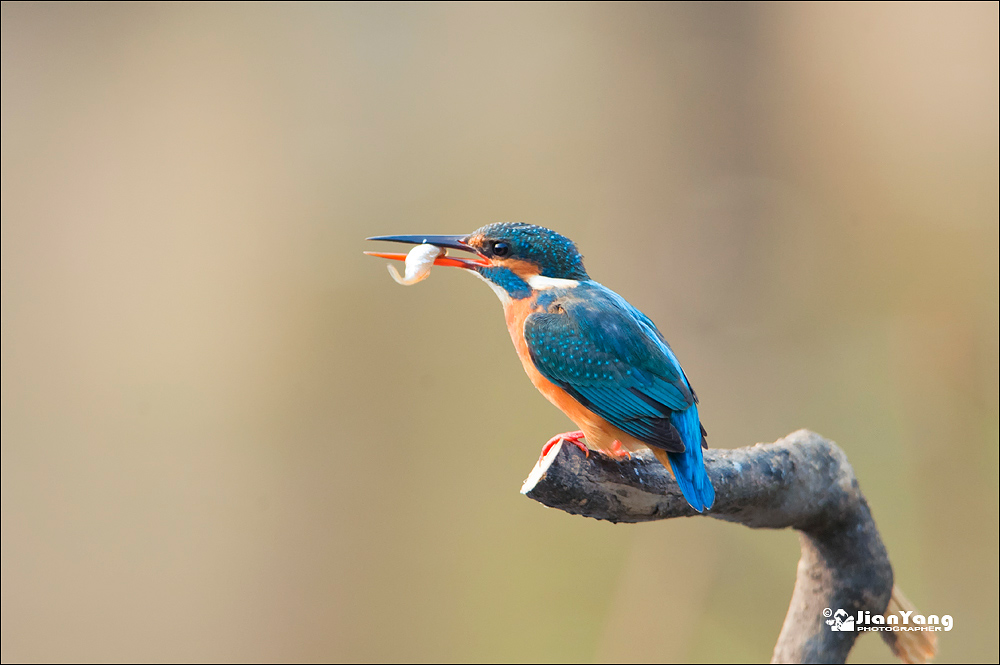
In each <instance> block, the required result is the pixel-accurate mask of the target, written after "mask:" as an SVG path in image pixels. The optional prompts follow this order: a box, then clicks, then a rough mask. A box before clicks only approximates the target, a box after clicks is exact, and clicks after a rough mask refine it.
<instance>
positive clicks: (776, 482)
mask: <svg viewBox="0 0 1000 665" xmlns="http://www.w3.org/2000/svg"><path fill="white" fill-rule="evenodd" d="M705 467H706V469H707V471H708V474H709V476H710V477H711V479H712V483H713V484H714V486H715V505H714V506H713V507H712V510H711V511H710V512H708V513H706V515H707V516H708V517H714V518H716V519H720V520H726V521H728V522H739V523H740V524H743V525H745V526H748V527H751V528H755V529H760V528H767V529H784V528H789V527H790V528H793V529H797V530H798V531H799V535H800V543H801V548H802V558H801V559H800V560H799V566H798V573H797V577H796V581H795V589H794V591H793V593H792V600H791V604H790V605H789V607H788V614H787V615H786V616H785V623H784V625H783V626H782V628H781V633H780V635H779V636H778V643H777V645H776V646H775V648H774V655H773V658H772V662H776V663H816V662H824V663H843V662H845V660H846V659H847V654H848V653H849V652H850V650H851V648H852V647H853V646H854V641H855V639H856V637H857V635H858V633H857V632H846V631H833V630H831V629H830V626H829V625H827V623H826V618H825V617H824V616H823V610H824V609H826V608H831V609H832V610H834V611H836V610H837V609H843V610H845V611H847V612H848V613H850V614H851V615H852V616H857V613H858V611H862V612H865V611H868V612H871V613H872V615H875V614H882V613H884V612H885V611H886V608H887V607H888V605H889V602H890V598H891V597H892V598H893V599H894V600H895V597H894V596H893V592H894V589H893V576H892V566H891V565H890V564H889V557H888V554H887V553H886V550H885V546H884V545H883V544H882V539H881V537H880V536H879V532H878V528H877V527H876V526H875V521H874V520H873V519H872V515H871V511H870V510H869V509H868V503H867V502H866V501H865V497H864V495H863V494H862V493H861V489H860V488H859V487H858V481H857V478H855V476H854V470H853V469H852V468H851V465H850V464H849V463H848V461H847V456H846V455H845V454H844V452H843V451H842V450H841V449H840V448H838V447H837V445H836V444H834V443H833V442H831V441H828V440H826V439H824V438H823V437H821V436H819V435H818V434H815V433H813V432H809V431H807V430H799V431H797V432H793V433H792V434H790V435H788V436H787V437H785V438H783V439H780V440H778V441H776V442H774V443H768V444H757V445H755V446H751V447H749V448H738V449H735V450H723V449H718V448H716V449H709V450H706V451H705ZM521 493H522V494H524V495H526V496H528V497H529V498H532V499H534V500H536V501H539V502H541V503H543V504H545V505H546V506H549V507H552V508H558V509H560V510H564V511H566V512H568V513H571V514H573V515H584V516H586V517H593V518H595V519H600V520H608V521H611V522H616V523H617V522H648V521H651V520H661V519H670V518H673V517H689V516H694V515H698V514H699V513H697V512H696V511H695V510H694V509H692V508H691V506H689V505H688V503H687V501H685V500H684V497H683V495H682V494H681V491H680V488H679V487H678V486H677V482H676V481H675V480H674V478H673V475H672V474H671V473H670V472H669V471H667V469H666V468H665V467H664V466H663V465H662V464H660V463H659V462H658V461H657V460H656V459H655V458H654V457H653V456H652V454H650V453H638V454H634V455H633V456H632V458H631V459H625V460H615V459H611V458H609V457H607V456H605V455H602V454H599V453H591V454H590V455H589V456H585V455H584V454H583V453H582V452H581V451H580V450H579V449H577V448H576V447H575V446H566V445H562V443H560V444H557V445H556V446H554V447H553V448H552V450H551V451H550V452H549V454H548V455H546V456H545V457H544V458H543V459H541V460H539V461H538V463H537V464H536V465H535V468H534V469H532V471H531V474H530V475H529V476H528V479H527V480H525V481H524V486H523V487H522V488H521ZM900 597H901V596H900ZM879 634H880V635H882V636H883V639H885V641H886V642H887V643H888V644H889V646H890V648H892V649H893V651H894V652H895V653H896V655H898V656H900V657H902V658H904V659H906V658H907V657H909V658H914V657H915V656H914V655H913V654H914V653H923V655H924V656H925V657H929V656H930V655H932V654H933V649H932V647H931V648H930V650H929V651H928V649H927V648H924V650H923V651H921V650H920V649H919V648H918V649H916V651H914V646H913V645H912V644H909V645H905V644H898V642H900V641H903V642H905V641H908V640H909V641H912V640H911V636H910V635H911V634H909V633H893V632H881V633H879ZM912 635H915V636H918V638H919V639H924V640H926V639H927V638H926V637H922V636H923V635H925V634H924V633H913V634H912Z"/></svg>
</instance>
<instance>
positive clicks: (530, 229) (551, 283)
mask: <svg viewBox="0 0 1000 665" xmlns="http://www.w3.org/2000/svg"><path fill="white" fill-rule="evenodd" d="M368 239H369V240H388V241H392V242H405V243H413V244H429V245H436V246H438V247H443V248H445V249H461V250H464V251H468V252H473V253H474V254H476V256H475V257H474V258H469V259H466V258H458V257H451V256H444V257H441V258H438V259H436V260H435V262H434V263H435V264H436V265H447V266H454V267H457V268H464V269H466V270H470V271H473V272H474V273H475V274H477V275H478V276H479V277H482V278H483V279H484V280H486V281H487V282H488V283H489V284H490V286H492V287H493V288H494V291H496V292H497V294H498V295H499V296H500V298H501V299H504V298H510V299H514V300H517V299H520V298H527V297H529V296H531V295H532V293H533V292H535V291H537V290H541V289H547V288H553V287H559V286H575V285H576V284H577V283H579V282H580V281H582V280H586V279H590V278H589V277H588V275H587V271H586V269H585V268H584V267H583V257H582V256H580V252H579V251H578V250H577V249H576V245H575V244H574V243H573V241H572V240H570V239H569V238H567V237H566V236H564V235H561V234H559V233H556V232H555V231H553V230H551V229H546V228H544V227H541V226H535V225H534V224H524V223H522V222H498V223H495V224H487V225H486V226H484V227H482V228H479V229H476V230H475V231H473V232H472V233H470V234H469V235H467V236H420V235H411V236H378V237H375V238H368ZM368 253H369V254H373V255H375V256H382V257H384V258H391V259H399V258H403V257H405V255H403V254H382V253H376V252H368Z"/></svg>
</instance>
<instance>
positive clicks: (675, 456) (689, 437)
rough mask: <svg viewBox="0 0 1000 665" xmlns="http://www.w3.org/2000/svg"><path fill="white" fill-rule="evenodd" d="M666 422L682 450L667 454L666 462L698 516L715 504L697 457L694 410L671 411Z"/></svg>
mask: <svg viewBox="0 0 1000 665" xmlns="http://www.w3.org/2000/svg"><path fill="white" fill-rule="evenodd" d="M670 422H671V423H673V425H674V427H676V428H677V431H678V432H680V435H681V440H682V441H683V442H684V446H685V448H686V450H685V451H684V452H682V453H667V458H668V459H669V460H670V466H671V467H672V468H673V470H674V477H675V478H676V479H677V484H678V485H680V488H681V492H682V493H683V494H684V498H685V499H687V502H688V503H690V504H691V507H692V508H694V509H695V510H697V511H698V512H699V513H700V512H702V511H703V510H707V509H709V508H711V507H712V504H713V503H715V488H714V487H712V481H711V480H710V479H709V477H708V474H707V473H706V472H705V462H704V459H703V458H702V456H701V421H700V420H699V419H698V406H697V405H696V404H692V405H691V407H690V408H688V409H685V410H684V411H674V412H673V413H672V414H670Z"/></svg>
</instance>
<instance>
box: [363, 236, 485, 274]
mask: <svg viewBox="0 0 1000 665" xmlns="http://www.w3.org/2000/svg"><path fill="white" fill-rule="evenodd" d="M365 240H383V241H385V242H404V243H408V244H411V245H434V246H435V247H441V248H443V249H446V250H447V249H460V250H462V251H464V252H472V253H473V254H477V255H478V256H477V258H474V259H460V258H456V257H452V256H440V257H438V258H436V259H434V265H436V266H452V267H455V268H474V267H476V266H485V265H489V263H488V262H487V261H486V260H485V257H483V256H482V255H481V254H479V252H477V251H476V250H475V249H473V248H472V247H470V246H469V245H468V244H466V242H465V236H374V237H372V238H365ZM365 254H367V255H368V256H378V257H380V258H383V259H392V260H394V261H405V260H406V254H395V253H393V254H388V253H384V252H365Z"/></svg>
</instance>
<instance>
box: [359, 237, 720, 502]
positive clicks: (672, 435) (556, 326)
mask: <svg viewBox="0 0 1000 665" xmlns="http://www.w3.org/2000/svg"><path fill="white" fill-rule="evenodd" d="M368 240H382V241H389V242H400V243H410V244H413V245H434V246H436V247H438V248H440V249H442V250H443V251H442V252H441V254H440V255H439V256H438V257H437V258H435V259H434V265H440V266H451V267H455V268H461V269H463V270H465V271H467V272H470V273H472V274H473V275H476V276H477V277H479V278H481V279H482V280H483V281H485V282H486V283H487V284H488V285H489V286H490V287H491V288H492V289H493V291H494V292H495V293H496V294H497V296H498V297H499V298H500V302H501V303H503V309H504V317H505V319H506V321H507V330H508V331H509V332H510V337H511V339H512V340H513V342H514V348H515V349H516V351H517V355H518V358H520V360H521V364H522V365H523V366H524V371H525V372H526V373H527V374H528V377H529V378H530V379H531V382H532V384H534V386H535V388H537V389H538V390H539V392H541V393H542V395H544V396H545V397H546V398H547V399H548V400H549V401H550V402H552V403H553V404H554V405H555V406H557V407H558V408H559V409H560V410H561V411H562V412H563V413H565V414H566V415H567V416H568V417H569V419H570V420H571V421H573V423H575V424H576V426H577V427H578V428H579V429H578V430H576V431H573V432H564V433H562V434H557V435H556V436H554V437H552V438H551V439H550V440H549V441H548V443H547V444H546V445H545V447H544V448H543V450H542V456H543V457H544V455H545V454H546V453H547V452H548V450H549V449H551V447H552V446H554V445H555V444H556V443H558V442H559V441H566V442H567V443H571V444H574V445H576V446H578V447H579V448H580V449H581V450H583V451H584V452H585V453H587V454H588V455H589V449H590V448H593V449H595V450H598V451H600V452H603V453H605V454H607V455H610V456H612V457H616V458H622V457H625V456H631V453H632V452H636V451H638V450H642V449H644V448H649V449H651V450H652V451H653V454H654V455H655V456H656V458H657V459H658V460H659V461H660V462H661V463H662V464H663V465H664V466H666V467H667V468H669V469H671V470H672V472H673V475H674V477H675V478H676V479H677V484H678V485H679V486H680V489H681V492H682V493H683V494H684V498H685V499H686V500H687V502H688V503H689V504H690V505H691V507H692V508H694V509H695V510H697V511H698V512H702V511H704V510H707V509H710V508H711V507H712V504H713V503H714V501H715V489H714V488H713V487H712V482H711V480H710V479H709V477H708V474H707V473H706V472H705V463H704V460H703V458H702V448H703V447H705V448H707V447H708V444H707V443H706V440H705V436H706V432H705V428H704V427H702V425H701V420H700V419H699V417H698V396H697V395H696V394H695V392H694V389H693V388H692V387H691V383H690V382H689V381H688V378H687V376H686V375H685V374H684V370H683V369H681V365H680V363H679V362H678V360H677V357H676V356H675V355H674V352H673V351H672V350H671V348H670V345H669V344H667V342H666V340H665V339H664V338H663V335H662V334H660V331H659V330H658V329H657V327H656V325H655V324H654V323H653V322H652V321H651V320H650V318H649V317H648V316H646V315H645V314H643V313H642V312H640V311H639V310H638V309H636V308H635V307H633V306H632V305H631V304H629V303H628V302H627V301H626V300H625V299H624V298H622V297H621V296H620V295H618V294H617V293H615V292H614V291H612V290H611V289H609V288H607V287H605V286H603V285H601V284H599V283H597V282H595V281H594V280H592V279H591V278H590V276H589V275H588V274H587V270H586V269H585V268H584V267H583V257H582V256H581V255H580V252H579V250H577V247H576V245H575V244H574V243H573V241H572V240H570V239H569V238H567V237H565V236H563V235H561V234H559V233H556V232H555V231H552V230H551V229H547V228H544V227H541V226H535V225H533V224H525V223H521V222H514V223H508V222H500V223H494V224H487V225H486V226H483V227H482V228H480V229H478V230H476V231H473V232H472V233H470V234H469V235H464V236H462V235H455V236H447V235H401V236H376V237H373V238H368ZM449 249H454V250H463V251H466V252H470V253H471V254H472V256H471V257H468V258H466V257H456V256H450V255H448V254H447V250H449ZM366 254H370V255H372V256H379V257H382V258H387V259H394V260H404V259H405V258H406V254H395V253H382V252H366Z"/></svg>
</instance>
